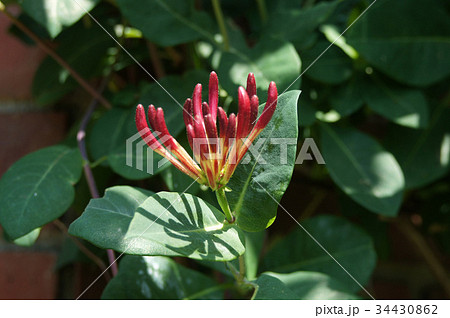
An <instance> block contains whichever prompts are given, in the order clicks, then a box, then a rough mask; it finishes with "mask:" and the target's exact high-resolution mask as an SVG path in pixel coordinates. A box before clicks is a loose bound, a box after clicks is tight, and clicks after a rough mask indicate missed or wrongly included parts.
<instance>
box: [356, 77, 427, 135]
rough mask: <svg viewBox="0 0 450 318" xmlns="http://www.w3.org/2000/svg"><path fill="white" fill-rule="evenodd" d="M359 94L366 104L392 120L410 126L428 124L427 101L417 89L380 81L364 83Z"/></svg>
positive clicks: (418, 126)
mask: <svg viewBox="0 0 450 318" xmlns="http://www.w3.org/2000/svg"><path fill="white" fill-rule="evenodd" d="M361 94H362V96H363V98H364V100H365V101H366V103H367V105H368V106H369V107H370V108H371V109H372V110H373V111H374V112H377V113H378V114H380V115H382V116H384V117H386V118H388V119H390V120H392V121H393V122H395V123H397V124H399V125H402V126H406V127H411V128H424V127H426V126H427V125H428V117H429V111H428V103H427V100H426V99H425V95H424V94H423V93H422V91H420V90H418V89H410V88H403V87H398V86H395V85H392V84H391V85H389V86H388V85H386V84H384V83H383V82H381V81H374V82H373V83H370V82H369V83H366V84H365V85H364V87H363V90H362V91H361Z"/></svg>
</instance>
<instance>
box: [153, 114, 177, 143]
mask: <svg viewBox="0 0 450 318" xmlns="http://www.w3.org/2000/svg"><path fill="white" fill-rule="evenodd" d="M149 110H150V108H149ZM149 112H150V111H149ZM153 130H154V131H156V132H158V133H159V140H160V142H162V143H163V145H164V146H166V147H168V146H171V147H173V148H175V142H174V139H173V137H172V135H171V134H170V133H169V130H168V129H167V126H166V121H165V119H164V111H163V109H162V108H161V107H159V108H158V109H157V110H156V116H155V124H154V127H153Z"/></svg>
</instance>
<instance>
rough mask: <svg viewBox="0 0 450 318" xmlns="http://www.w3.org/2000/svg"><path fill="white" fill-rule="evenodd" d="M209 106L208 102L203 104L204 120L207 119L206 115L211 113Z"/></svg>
mask: <svg viewBox="0 0 450 318" xmlns="http://www.w3.org/2000/svg"><path fill="white" fill-rule="evenodd" d="M209 111H210V110H209V106H208V103H207V102H203V103H202V112H203V118H205V116H206V115H208V114H210V112H209Z"/></svg>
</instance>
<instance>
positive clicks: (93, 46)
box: [32, 0, 113, 105]
mask: <svg viewBox="0 0 450 318" xmlns="http://www.w3.org/2000/svg"><path fill="white" fill-rule="evenodd" d="M33 2H35V1H33ZM63 2H66V1H63ZM70 2H72V1H71V0H70ZM75 5H76V4H75ZM111 45H113V42H112V41H111V39H110V38H109V37H108V35H107V34H106V33H105V32H104V31H103V30H102V29H100V28H99V27H98V26H97V25H91V26H90V27H85V26H84V25H83V24H81V23H78V24H76V25H74V26H72V27H71V28H70V29H68V30H66V31H65V32H63V33H62V34H61V36H59V37H58V48H57V49H56V52H57V53H58V55H60V56H61V58H62V59H63V60H64V61H65V62H66V63H68V64H69V65H70V66H71V67H72V68H73V69H74V70H75V71H76V72H78V74H79V75H81V76H82V77H84V78H86V79H88V78H90V77H92V76H95V75H100V74H102V70H103V67H105V66H104V65H105V64H103V61H104V59H105V57H106V55H107V50H108V48H109V47H111ZM77 86H78V83H77V82H76V81H75V79H74V78H73V77H72V76H71V75H70V73H69V72H68V71H67V69H65V68H64V67H62V66H61V65H59V64H58V63H57V62H56V61H55V60H54V59H53V58H51V57H49V56H48V57H47V58H45V59H44V60H43V61H42V63H41V65H39V68H38V70H37V71H36V74H35V76H34V78H33V87H32V93H33V97H34V98H35V100H36V102H37V103H38V104H40V105H48V104H51V103H54V102H56V101H57V100H58V99H60V98H61V97H63V96H64V95H66V94H67V93H69V92H70V91H72V90H73V89H75V88H76V87H77Z"/></svg>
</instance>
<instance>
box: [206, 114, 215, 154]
mask: <svg viewBox="0 0 450 318" xmlns="http://www.w3.org/2000/svg"><path fill="white" fill-rule="evenodd" d="M204 119H205V129H206V135H207V136H208V138H209V139H217V127H216V124H215V123H214V120H213V119H212V116H211V114H208V115H206V116H205V118H204ZM210 145H211V146H215V147H216V146H217V143H215V144H214V143H210Z"/></svg>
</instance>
